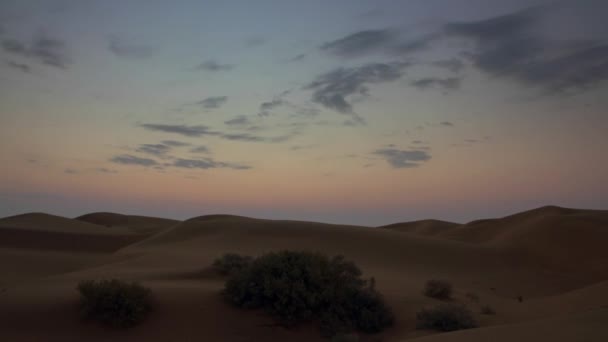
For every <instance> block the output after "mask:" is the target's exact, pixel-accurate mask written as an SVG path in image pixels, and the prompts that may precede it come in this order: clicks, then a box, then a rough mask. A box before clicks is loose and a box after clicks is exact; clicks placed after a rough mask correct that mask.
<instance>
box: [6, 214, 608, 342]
mask: <svg viewBox="0 0 608 342" xmlns="http://www.w3.org/2000/svg"><path fill="white" fill-rule="evenodd" d="M606 223H608V215H607V212H606V211H587V210H573V209H563V208H556V207H546V208H540V209H536V210H532V211H528V212H525V213H521V214H517V215H512V216H508V217H505V218H502V219H495V220H483V221H475V222H471V223H469V224H466V225H458V224H453V223H449V222H442V221H435V220H426V221H417V222H411V223H402V224H395V225H390V226H384V227H380V228H370V227H360V226H344V225H330V224H322V223H314V222H301V221H285V220H280V221H274V220H261V219H253V218H246V217H239V216H231V215H208V216H201V217H196V218H193V219H190V220H186V221H183V222H176V221H173V220H164V219H157V218H146V217H139V216H126V215H120V214H112V213H94V214H88V215H84V216H81V217H79V218H77V219H76V220H71V219H66V218H61V217H57V216H51V215H44V214H28V215H20V216H16V217H10V218H6V219H0V235H1V234H4V235H2V236H0V241H3V242H0V257H1V259H2V262H0V274H2V276H3V277H2V278H0V308H2V310H0V322H3V324H5V325H4V326H3V328H2V329H0V339H2V340H7V341H40V340H44V341H81V340H87V341H107V340H118V341H128V340H146V341H187V340H191V339H203V340H212V341H252V340H264V341H274V340H292V341H323V339H321V338H320V337H319V335H318V332H317V331H316V330H315V328H314V327H311V326H302V327H300V328H298V329H295V330H286V329H283V328H280V327H277V326H274V325H272V324H271V323H272V320H271V319H269V318H268V317H267V316H265V315H263V314H260V313H258V312H250V311H242V310H237V309H234V308H231V307H229V306H227V305H226V304H225V303H223V302H222V301H221V299H220V297H219V295H218V293H219V291H220V290H221V288H222V285H223V278H221V277H219V276H218V275H217V274H215V273H213V272H211V271H210V270H209V265H210V264H211V263H212V261H213V259H214V258H216V257H218V256H220V255H222V254H224V253H226V252H238V253H241V254H250V255H259V254H261V253H264V252H267V251H272V250H281V249H296V250H313V251H320V252H323V253H327V254H332V255H335V254H342V255H345V256H346V257H347V258H348V259H351V260H354V261H355V262H356V263H357V264H358V265H359V266H360V267H361V268H362V270H363V271H364V274H365V276H374V277H375V278H376V280H377V287H378V289H379V290H380V291H381V292H382V293H383V294H384V295H385V297H386V299H387V301H388V302H389V304H390V305H391V306H392V307H393V309H394V311H395V313H396V316H397V324H396V326H395V327H394V328H391V329H390V330H389V331H387V332H385V333H383V334H381V335H380V336H365V337H363V339H362V340H363V341H376V339H377V338H382V339H383V340H384V341H403V340H409V339H415V340H420V341H429V342H431V341H435V340H438V341H444V340H445V341H465V340H466V341H503V340H504V341H506V340H507V338H508V339H509V340H510V341H511V340H513V339H517V340H520V341H544V340H552V341H553V340H555V341H592V342H595V341H598V342H599V341H605V340H606V335H605V330H602V329H601V328H602V327H603V326H604V325H605V322H606V321H607V319H608V316H607V313H608V312H607V311H606V309H605V308H606V307H608V295H607V293H608V274H607V273H606V270H607V269H608V251H607V250H606V249H605V248H603V246H605V244H606V242H607V241H608V236H607V235H606V233H607V232H608V225H606ZM16 231H17V232H19V233H15V232H16ZM83 232H86V233H83ZM11 234H13V237H12V238H9V237H10V236H11ZM15 234H17V235H15ZM18 234H22V235H18ZM28 234H29V235H28ZM146 234H147V235H146ZM60 236H62V237H61V238H59V237H60ZM83 236H86V237H83ZM3 237H4V239H2V238H3ZM125 238H132V239H133V240H131V241H126V240H124V241H123V242H122V244H120V245H119V244H117V245H114V246H113V247H112V248H109V247H107V246H109V244H108V241H114V242H116V241H118V239H125ZM62 239H63V240H62ZM104 239H105V240H104ZM20 241H21V242H20ZM48 241H55V242H53V243H54V244H55V245H54V248H49V245H48V244H49V242H48ZM58 241H63V242H61V243H59V242H58ZM87 241H89V242H87ZM104 241H105V242H104ZM26 242H27V243H26ZM62 243H63V245H62ZM87 243H90V244H94V245H95V246H96V247H95V246H93V245H87ZM104 246H105V247H104ZM59 247H60V248H59ZM111 277H118V278H123V279H131V280H138V281H141V282H143V283H144V284H145V285H146V286H149V287H151V288H152V290H153V291H154V293H155V295H156V300H157V302H158V304H157V305H158V308H157V310H156V312H154V313H153V314H152V315H151V316H150V318H149V319H148V321H146V322H145V323H144V324H143V325H142V326H139V327H136V328H134V329H132V330H128V331H124V332H121V331H118V332H117V331H109V330H106V329H103V328H100V327H99V326H97V325H95V324H90V323H83V322H81V321H80V319H79V318H78V312H77V308H76V303H77V300H78V294H77V292H76V291H75V286H76V284H77V283H78V282H79V281H80V280H82V279H97V278H111ZM431 278H440V279H447V280H449V281H450V282H452V283H453V284H454V286H455V289H456V293H455V301H457V302H462V303H466V304H467V305H468V306H469V307H471V309H472V310H473V311H474V312H475V313H476V316H477V318H478V319H479V321H480V323H481V328H479V329H474V330H471V331H464V332H455V333H447V334H436V333H433V332H430V331H419V330H416V329H415V325H416V322H415V315H416V312H417V311H418V310H420V309H422V308H424V307H426V306H429V305H434V304H436V303H437V301H436V300H433V299H429V298H426V297H424V296H423V295H422V293H421V290H422V287H423V285H424V283H425V281H426V280H428V279H431ZM471 293H473V294H475V295H476V296H477V297H478V298H479V299H478V300H472V299H471V296H470V294H471ZM519 296H522V298H523V301H519V300H518V299H517V297H519ZM482 305H490V306H492V307H493V308H494V309H495V310H496V312H497V315H493V316H484V315H481V314H479V312H480V308H481V306H482ZM602 323H603V324H604V325H602ZM429 335H430V336H429ZM583 337H584V338H585V339H583Z"/></svg>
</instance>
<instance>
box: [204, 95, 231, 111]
mask: <svg viewBox="0 0 608 342" xmlns="http://www.w3.org/2000/svg"><path fill="white" fill-rule="evenodd" d="M226 102H228V96H211V97H208V98H206V99H204V100H201V101H199V102H197V103H196V104H198V105H201V106H203V108H207V109H215V108H219V107H221V106H223V105H224V104H225V103H226Z"/></svg>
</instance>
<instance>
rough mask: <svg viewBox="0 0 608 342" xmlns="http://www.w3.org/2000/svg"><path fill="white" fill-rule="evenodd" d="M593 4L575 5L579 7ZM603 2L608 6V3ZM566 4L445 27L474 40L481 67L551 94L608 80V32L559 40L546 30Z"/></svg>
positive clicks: (476, 61)
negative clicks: (591, 37) (597, 36)
mask: <svg viewBox="0 0 608 342" xmlns="http://www.w3.org/2000/svg"><path fill="white" fill-rule="evenodd" d="M589 3H590V2H585V1H582V2H580V4H579V3H578V2H577V3H576V4H570V6H573V9H575V7H576V6H579V7H584V6H588V4H589ZM595 4H596V5H597V4H600V2H596V3H595ZM603 6H604V7H605V8H606V9H608V5H607V4H605V3H604V4H603ZM563 8H564V5H554V6H539V7H533V8H529V9H525V10H522V11H519V12H515V13H511V14H507V15H503V16H499V17H495V18H491V19H487V20H482V21H475V22H468V23H452V24H448V25H446V26H445V32H446V33H447V34H448V35H449V36H452V37H460V38H466V39H470V40H472V41H473V42H475V49H474V50H473V51H472V52H470V53H469V56H470V58H471V60H472V61H473V63H474V65H475V66H476V67H478V68H479V69H480V70H482V71H484V72H486V73H488V74H491V75H493V76H502V77H510V78H512V79H514V80H517V81H520V82H523V83H524V84H526V85H529V86H534V87H538V88H542V89H544V90H545V91H548V92H549V93H558V92H563V91H572V90H574V91H580V90H585V89H588V88H590V87H593V86H595V85H597V84H598V83H600V82H603V81H606V80H608V44H606V43H605V39H606V34H604V37H603V40H598V41H593V40H581V39H559V37H558V38H555V37H550V34H549V33H550V32H545V31H546V28H545V30H543V29H542V28H543V27H544V26H543V25H544V24H545V23H546V22H548V21H550V19H551V18H553V17H554V16H555V13H556V12H555V11H557V10H558V9H562V10H563ZM588 10H589V9H588ZM596 10H599V9H596ZM575 13H576V12H575ZM572 15H575V14H572ZM556 25H557V22H553V27H552V29H554V30H558V29H560V27H557V26H556ZM581 25H586V24H585V23H581ZM570 29H574V28H570Z"/></svg>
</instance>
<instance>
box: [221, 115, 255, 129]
mask: <svg viewBox="0 0 608 342" xmlns="http://www.w3.org/2000/svg"><path fill="white" fill-rule="evenodd" d="M224 124H226V125H228V126H246V125H251V124H252V122H251V120H249V117H247V116H246V115H240V116H237V117H236V118H233V119H230V120H226V121H224Z"/></svg>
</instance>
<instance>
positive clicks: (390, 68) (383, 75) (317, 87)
mask: <svg viewBox="0 0 608 342" xmlns="http://www.w3.org/2000/svg"><path fill="white" fill-rule="evenodd" d="M408 65H409V64H408V63H389V64H387V63H370V64H365V65H363V66H360V67H354V68H338V69H335V70H332V71H330V72H328V73H325V74H322V75H320V76H318V77H317V78H316V79H315V80H314V81H313V82H311V83H310V84H308V85H306V86H305V88H304V89H309V90H312V91H313V93H312V101H313V102H315V103H318V104H320V105H322V106H324V107H326V108H328V109H332V110H335V111H337V112H338V113H342V114H349V115H351V116H353V118H354V119H356V120H357V121H361V120H362V119H361V118H360V117H358V116H357V115H356V114H355V113H354V111H353V106H352V103H351V102H349V101H348V99H347V97H349V96H351V95H359V96H368V95H369V85H371V84H379V83H385V82H391V81H395V80H397V79H399V78H401V76H402V75H403V69H404V68H406V67H407V66H408Z"/></svg>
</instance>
